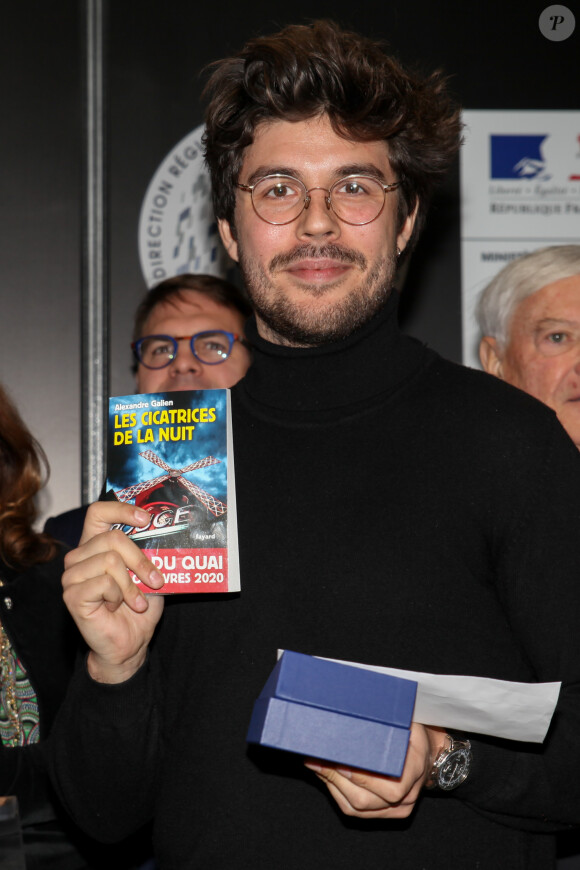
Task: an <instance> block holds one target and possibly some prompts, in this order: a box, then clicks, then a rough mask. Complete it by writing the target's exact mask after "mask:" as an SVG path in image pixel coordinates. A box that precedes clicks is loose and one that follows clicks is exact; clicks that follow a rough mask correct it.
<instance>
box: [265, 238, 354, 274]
mask: <svg viewBox="0 0 580 870" xmlns="http://www.w3.org/2000/svg"><path fill="white" fill-rule="evenodd" d="M312 259H315V260H316V259H322V260H336V261H337V262H339V263H348V265H350V266H358V267H359V268H361V269H366V267H367V259H366V257H365V256H364V255H363V254H361V252H360V251H353V250H351V249H350V248H343V247H342V246H341V245H331V244H326V245H318V246H317V245H299V246H298V247H296V248H294V249H293V250H292V251H287V252H286V253H284V254H276V256H275V257H272V259H271V260H270V264H269V269H270V271H271V272H274V271H276V269H284V268H286V267H287V266H291V265H292V264H293V263H299V262H300V261H301V260H312Z"/></svg>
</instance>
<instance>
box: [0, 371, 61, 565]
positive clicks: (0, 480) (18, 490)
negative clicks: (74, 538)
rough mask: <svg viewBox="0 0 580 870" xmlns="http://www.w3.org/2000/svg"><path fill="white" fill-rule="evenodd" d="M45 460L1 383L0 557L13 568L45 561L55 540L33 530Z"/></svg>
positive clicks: (46, 464)
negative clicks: (35, 500) (36, 496)
mask: <svg viewBox="0 0 580 870" xmlns="http://www.w3.org/2000/svg"><path fill="white" fill-rule="evenodd" d="M48 473H49V469H48V462H47V459H46V456H45V453H44V451H43V449H42V447H41V446H40V444H39V443H38V442H37V440H36V439H35V438H34V437H33V436H32V435H31V433H30V432H29V431H28V429H27V427H26V425H25V424H24V422H23V420H22V418H21V416H20V414H19V413H18V411H17V410H16V407H15V405H14V404H13V403H12V402H11V401H10V399H9V398H8V396H7V394H6V392H5V390H4V389H3V388H2V387H1V386H0V558H1V559H2V560H3V561H4V562H5V563H6V564H7V565H10V566H12V567H16V568H28V567H30V566H31V565H35V564H36V563H38V562H48V560H49V559H51V558H52V557H53V556H54V555H55V554H56V551H57V544H56V542H55V541H54V540H53V539H52V538H51V537H50V536H49V535H46V534H43V533H39V532H35V531H34V529H33V528H32V524H33V523H34V520H35V519H36V513H37V512H36V505H35V503H34V497H35V495H36V494H37V493H38V492H39V490H40V489H41V488H42V487H43V485H44V484H45V483H46V480H47V479H48Z"/></svg>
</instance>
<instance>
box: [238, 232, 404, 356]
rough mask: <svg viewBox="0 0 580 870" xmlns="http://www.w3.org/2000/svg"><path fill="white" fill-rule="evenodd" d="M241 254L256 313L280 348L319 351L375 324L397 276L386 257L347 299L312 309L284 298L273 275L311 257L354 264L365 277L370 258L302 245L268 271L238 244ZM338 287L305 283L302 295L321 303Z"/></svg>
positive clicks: (279, 258) (328, 247)
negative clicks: (273, 335) (376, 316)
mask: <svg viewBox="0 0 580 870" xmlns="http://www.w3.org/2000/svg"><path fill="white" fill-rule="evenodd" d="M238 254H239V264H240V269H241V272H242V276H243V279H244V283H245V285H246V287H247V290H248V295H249V296H250V299H251V301H252V305H253V307H254V310H255V312H256V314H257V315H258V317H259V318H260V320H262V321H263V322H264V323H265V324H266V326H267V327H268V328H269V329H270V330H271V331H272V332H273V333H274V334H275V335H276V336H277V337H278V338H279V339H281V343H283V344H289V345H295V346H299V347H316V346H318V345H322V344H328V343H330V342H332V341H339V340H341V339H343V338H347V336H349V335H350V334H351V333H353V332H354V331H355V330H356V329H358V328H359V327H360V326H362V325H363V324H365V323H367V322H368V321H369V320H371V319H372V317H374V315H375V314H376V313H377V311H380V309H381V308H382V307H383V306H384V304H385V302H386V300H387V298H388V296H389V294H390V292H391V289H392V286H393V282H394V277H395V272H396V260H395V258H394V256H392V255H391V256H389V255H387V256H385V257H381V258H379V259H378V260H376V261H375V262H374V263H373V265H372V267H371V268H370V270H369V271H368V272H367V273H366V275H365V276H364V278H363V280H362V281H361V283H360V284H358V285H357V286H355V287H354V288H353V289H352V290H351V291H350V293H349V294H348V296H346V297H345V298H344V299H342V300H340V301H339V302H335V303H333V304H332V305H329V306H328V307H326V308H320V309H318V310H310V309H309V308H308V307H307V306H305V305H299V304H296V303H295V302H293V301H292V300H291V299H289V298H288V297H287V296H286V295H284V294H283V293H281V292H280V291H279V290H278V288H277V285H276V283H275V282H274V281H272V280H271V279H270V277H269V276H270V275H274V274H275V273H276V270H279V269H283V268H285V267H286V266H289V265H291V264H292V263H294V262H298V261H300V260H304V259H312V258H321V259H331V260H335V261H337V262H339V263H347V264H350V265H354V266H355V267H358V268H359V269H360V270H361V272H362V273H364V272H365V271H366V269H367V259H366V257H365V256H364V255H363V254H361V253H360V251H355V250H351V249H349V248H344V247H341V246H339V245H335V244H326V245H322V246H320V247H316V246H315V245H300V246H298V247H296V248H294V249H293V250H292V251H291V252H289V253H288V254H277V255H276V256H275V257H273V258H272V260H271V261H270V263H269V264H268V271H266V270H264V268H263V267H262V266H261V265H260V264H258V263H257V262H256V261H254V260H251V259H250V258H249V257H246V256H245V254H244V251H243V249H242V248H241V247H240V246H239V243H238ZM334 286H336V285H325V286H320V285H319V284H304V283H301V285H300V290H301V291H302V292H303V293H304V294H305V295H308V294H309V295H310V296H311V297H312V298H320V297H322V296H324V294H325V293H327V292H330V293H331V292H332V290H333V289H334Z"/></svg>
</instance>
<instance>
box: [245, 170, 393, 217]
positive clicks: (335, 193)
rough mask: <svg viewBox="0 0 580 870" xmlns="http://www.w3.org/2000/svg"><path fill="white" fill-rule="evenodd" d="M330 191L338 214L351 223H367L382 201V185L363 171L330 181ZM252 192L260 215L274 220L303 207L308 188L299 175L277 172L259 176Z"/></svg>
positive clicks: (375, 214)
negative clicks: (361, 173) (260, 177)
mask: <svg viewBox="0 0 580 870" xmlns="http://www.w3.org/2000/svg"><path fill="white" fill-rule="evenodd" d="M329 193H330V202H331V205H332V209H333V211H334V212H335V214H336V215H337V217H339V218H342V219H343V220H345V221H347V222H348V223H352V224H366V223H370V222H371V221H372V220H374V219H375V218H376V217H377V216H378V215H379V214H380V212H381V209H382V208H383V205H384V202H385V190H384V188H383V185H382V184H381V183H380V182H379V181H377V180H376V179H374V178H367V177H366V176H364V175H361V176H358V175H357V176H355V175H350V176H348V177H347V178H342V179H341V180H340V181H337V182H336V183H335V184H333V186H332V187H331V188H330V191H329ZM321 194H322V191H321ZM252 196H253V202H254V208H255V209H256V212H257V213H258V214H259V216H260V217H261V218H263V219H264V220H265V221H268V222H270V223H274V224H276V223H287V222H289V221H291V220H293V219H294V218H297V217H298V215H299V214H300V212H301V211H302V209H303V208H304V202H305V198H306V196H307V191H306V187H305V186H304V185H303V184H302V182H300V181H298V179H296V178H292V177H290V176H279V175H276V176H267V177H266V178H262V179H260V181H258V182H257V184H256V185H255V186H254V189H253V192H252Z"/></svg>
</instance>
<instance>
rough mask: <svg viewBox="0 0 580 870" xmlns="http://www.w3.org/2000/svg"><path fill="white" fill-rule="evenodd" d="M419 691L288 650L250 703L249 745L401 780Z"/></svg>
mask: <svg viewBox="0 0 580 870" xmlns="http://www.w3.org/2000/svg"><path fill="white" fill-rule="evenodd" d="M416 691H417V684H416V683H415V682H413V681H412V680H404V679H400V678H398V677H392V676H390V675H387V674H378V673H376V672H374V671H367V670H364V669H361V668H355V667H350V666H349V665H343V664H339V663H337V662H329V661H325V660H324V659H317V658H313V657H312V656H306V655H302V654H301V653H295V652H291V651H290V650H286V651H285V652H284V653H283V654H282V656H281V658H280V659H279V661H278V663H277V665H276V667H275V668H274V670H273V671H272V674H271V675H270V677H269V679H268V681H267V682H266V685H265V686H264V688H263V690H262V692H261V693H260V697H259V698H258V700H257V701H256V703H255V704H254V709H253V713H252V719H251V722H250V727H249V730H248V735H247V740H248V742H250V743H259V744H261V745H263V746H270V747H273V748H275V749H284V750H286V751H288V752H296V753H299V754H300V755H306V756H309V757H312V758H320V759H323V760H326V761H332V762H335V763H338V764H344V765H347V766H349V767H358V768H361V769H363V770H370V771H373V772H375V773H381V774H384V775H385V776H400V775H401V773H402V770H403V766H404V763H405V757H406V754H407V746H408V742H409V733H410V732H409V728H410V725H411V720H412V715H413V707H414V704H415V695H416Z"/></svg>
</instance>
